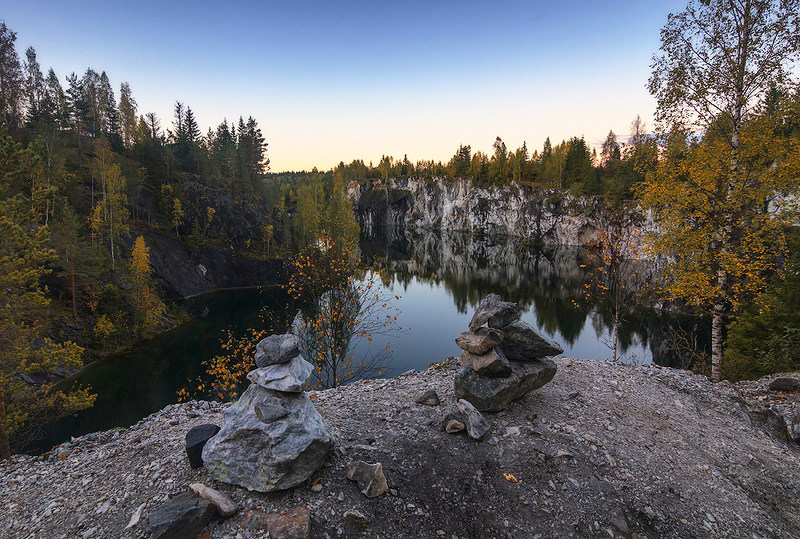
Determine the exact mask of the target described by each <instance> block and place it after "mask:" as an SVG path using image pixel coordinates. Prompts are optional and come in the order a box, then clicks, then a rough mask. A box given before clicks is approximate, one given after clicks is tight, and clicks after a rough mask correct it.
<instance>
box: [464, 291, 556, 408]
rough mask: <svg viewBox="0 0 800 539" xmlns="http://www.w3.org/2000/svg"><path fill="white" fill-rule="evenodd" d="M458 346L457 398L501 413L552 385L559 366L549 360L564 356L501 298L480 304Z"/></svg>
mask: <svg viewBox="0 0 800 539" xmlns="http://www.w3.org/2000/svg"><path fill="white" fill-rule="evenodd" d="M484 324H486V325H484ZM456 344H457V345H458V347H459V348H461V350H462V352H461V365H462V368H461V370H460V371H459V372H458V374H456V378H455V394H456V398H457V399H464V400H466V401H468V402H470V403H472V405H473V406H475V408H477V409H478V410H480V411H482V412H497V411H500V410H503V409H505V408H506V407H507V406H508V405H509V404H510V403H511V402H512V401H514V400H516V399H518V398H520V397H522V396H523V395H525V394H526V393H527V392H528V391H532V390H534V389H538V388H540V387H542V386H543V385H545V384H546V383H547V382H549V381H550V380H552V379H553V376H555V374H556V364H555V362H554V361H553V360H552V359H551V358H552V356H556V355H558V354H561V353H563V352H564V350H563V349H562V348H561V347H560V346H559V345H558V344H556V343H554V342H552V341H550V340H548V339H545V338H543V337H542V336H540V335H539V334H538V333H536V331H535V330H534V329H533V328H532V327H531V326H530V325H528V324H526V323H525V322H523V321H522V320H520V311H519V306H518V305H517V304H516V303H511V302H508V301H503V300H502V299H500V296H498V295H497V294H489V295H488V296H486V297H485V298H484V299H483V301H481V303H480V305H478V308H477V309H476V310H475V314H474V316H473V317H472V320H471V321H470V323H469V331H465V332H463V333H461V334H460V335H459V336H458V337H456Z"/></svg>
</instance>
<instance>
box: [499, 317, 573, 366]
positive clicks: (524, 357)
mask: <svg viewBox="0 0 800 539" xmlns="http://www.w3.org/2000/svg"><path fill="white" fill-rule="evenodd" d="M503 334H504V336H505V338H504V339H503V342H502V344H500V348H501V349H502V350H503V352H504V353H505V355H506V357H507V358H508V359H511V360H513V361H535V360H537V359H541V358H543V357H552V356H557V355H559V354H563V353H564V349H563V348H561V346H559V345H558V344H557V343H555V342H553V341H551V340H548V339H545V338H544V337H542V336H541V335H539V334H538V333H536V330H535V329H533V327H531V326H530V325H529V324H526V323H525V322H523V321H522V320H517V321H516V322H513V323H511V324H509V325H507V326H506V327H504V328H503Z"/></svg>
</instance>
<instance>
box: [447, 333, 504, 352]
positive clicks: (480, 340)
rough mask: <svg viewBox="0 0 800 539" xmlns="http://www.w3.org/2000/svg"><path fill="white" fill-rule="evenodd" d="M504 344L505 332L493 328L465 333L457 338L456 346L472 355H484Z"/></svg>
mask: <svg viewBox="0 0 800 539" xmlns="http://www.w3.org/2000/svg"><path fill="white" fill-rule="evenodd" d="M501 342H503V332H502V331H500V330H499V329H493V328H478V329H477V330H475V331H464V332H463V333H459V334H458V337H456V345H458V347H459V348H461V349H462V350H466V351H467V352H470V353H472V354H477V355H479V356H480V355H482V354H485V353H486V352H488V351H489V350H491V349H492V348H494V347H495V346H497V345H498V344H500V343H501Z"/></svg>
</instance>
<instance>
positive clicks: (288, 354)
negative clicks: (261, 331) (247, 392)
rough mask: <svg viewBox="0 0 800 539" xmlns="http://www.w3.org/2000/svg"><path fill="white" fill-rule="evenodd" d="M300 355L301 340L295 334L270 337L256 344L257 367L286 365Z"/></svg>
mask: <svg viewBox="0 0 800 539" xmlns="http://www.w3.org/2000/svg"><path fill="white" fill-rule="evenodd" d="M299 355H300V339H298V338H297V335H294V334H293V333H285V334H283V335H270V336H269V337H267V338H265V339H261V340H260V341H259V342H258V344H256V354H255V360H256V367H266V366H267V365H274V364H276V363H286V362H287V361H289V360H290V359H292V358H294V357H297V356H299Z"/></svg>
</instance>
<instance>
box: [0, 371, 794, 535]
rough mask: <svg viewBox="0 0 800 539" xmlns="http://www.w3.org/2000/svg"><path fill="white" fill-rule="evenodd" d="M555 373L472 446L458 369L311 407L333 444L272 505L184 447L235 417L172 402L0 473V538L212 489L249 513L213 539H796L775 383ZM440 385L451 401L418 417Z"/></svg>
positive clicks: (370, 386) (377, 385)
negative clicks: (458, 396)
mask: <svg viewBox="0 0 800 539" xmlns="http://www.w3.org/2000/svg"><path fill="white" fill-rule="evenodd" d="M556 362H557V364H558V372H557V374H556V375H555V377H554V378H553V380H552V382H550V383H549V384H548V385H546V386H544V387H542V388H541V389H538V390H536V391H534V392H532V393H530V394H528V395H527V396H525V397H524V398H522V399H521V400H519V401H516V402H515V403H513V404H512V405H511V406H510V407H509V408H508V409H507V410H506V411H504V412H499V413H494V414H492V413H487V414H485V417H486V419H487V421H488V422H489V424H490V428H491V430H490V432H489V434H488V436H486V437H485V438H484V439H483V440H482V441H480V442H478V441H474V440H472V439H470V438H469V437H468V436H466V435H465V434H464V433H461V434H456V435H453V434H447V433H445V432H443V431H442V430H440V423H441V420H442V417H443V416H444V415H445V414H446V412H447V411H448V410H449V409H450V408H451V407H452V404H453V403H454V402H455V397H454V394H453V379H454V376H455V374H456V372H457V370H458V367H459V365H458V361H457V360H456V359H455V358H451V359H449V360H447V361H445V362H443V363H441V364H435V365H432V366H431V367H429V368H428V369H426V370H425V371H422V372H412V373H407V374H405V375H402V376H400V377H398V378H395V379H391V380H377V381H371V382H364V383H357V384H354V385H351V386H347V387H344V388H339V389H335V390H328V391H323V392H317V393H312V394H311V398H312V399H313V402H314V404H315V406H316V407H317V409H318V410H319V412H320V414H321V415H322V416H323V417H324V418H325V420H326V421H327V422H328V423H329V424H330V426H331V430H332V432H333V434H334V437H335V439H336V442H337V448H336V450H335V451H334V453H333V454H332V455H331V457H329V458H328V460H327V461H326V462H325V465H324V466H323V467H322V468H321V469H320V470H319V472H317V473H315V474H314V475H313V476H312V479H311V480H309V481H308V482H307V483H305V484H302V485H300V486H298V487H295V488H293V489H289V490H286V491H281V492H277V493H271V494H261V493H257V492H248V491H247V490H246V489H244V488H241V487H234V486H230V485H226V484H224V483H219V482H217V481H214V480H213V479H212V478H211V477H210V475H209V473H208V470H206V469H205V468H200V469H197V470H193V469H191V468H190V466H189V462H188V459H187V457H186V453H185V450H184V437H185V435H186V433H187V432H188V431H189V430H190V429H191V428H192V427H194V426H196V425H199V424H203V423H217V424H221V423H222V412H223V411H224V410H225V408H226V406H227V405H222V404H217V403H207V402H191V403H186V404H182V405H173V406H168V407H167V408H165V409H163V410H161V411H160V412H158V413H156V414H153V415H151V416H149V417H147V418H145V419H143V420H142V421H140V422H139V423H137V424H136V425H134V426H133V427H131V428H128V429H119V430H113V431H109V432H103V433H95V434H89V435H86V436H83V437H81V438H78V439H75V440H73V441H72V442H70V443H65V444H63V445H61V446H59V447H57V448H55V449H54V450H53V451H52V452H51V453H49V454H48V455H45V456H43V457H22V456H18V457H15V458H14V459H13V460H12V461H11V462H4V463H0V536H3V537H24V538H27V537H41V538H48V537H82V538H90V537H98V538H99V537H148V536H149V535H150V528H149V516H150V515H152V514H153V511H154V510H155V509H156V508H157V507H158V506H160V505H162V504H163V503H164V502H165V501H167V500H168V499H170V498H171V497H172V496H175V495H178V494H181V493H184V492H186V491H187V490H188V487H189V485H190V484H193V483H203V484H205V485H207V486H210V487H213V488H215V489H217V490H219V491H221V492H223V493H225V494H227V495H228V496H229V497H230V498H231V499H232V500H233V501H234V503H235V504H236V505H238V507H239V509H240V510H239V511H238V512H237V513H236V514H235V515H234V516H232V517H228V518H225V519H223V518H219V517H217V518H215V519H214V520H212V521H211V523H210V524H208V525H207V527H206V528H205V531H204V534H205V535H204V537H214V538H217V537H219V538H222V537H225V538H228V537H230V538H234V537H236V538H246V537H251V538H256V537H267V536H268V531H267V530H268V529H270V528H271V529H272V530H273V536H274V535H278V534H275V533H274V532H275V531H277V528H275V522H276V520H275V518H276V517H274V516H272V514H273V513H284V514H283V515H282V516H281V517H279V520H281V522H282V523H283V524H285V525H284V526H283V528H282V530H283V531H282V533H284V534H285V535H283V536H284V537H291V536H297V533H298V532H299V533H302V532H303V526H304V522H303V520H304V518H305V516H306V515H308V514H310V536H311V537H366V536H368V537H372V538H378V537H387V538H397V537H434V538H439V537H444V538H448V539H450V538H473V537H475V538H482V537H513V538H527V537H530V538H535V537H541V538H544V537H737V538H738V537H748V538H750V537H800V450H798V449H797V448H796V446H794V445H793V444H792V443H790V442H787V441H785V440H783V439H780V438H779V437H778V436H776V435H775V429H774V428H772V427H770V424H771V422H770V421H765V420H764V417H765V414H764V413H763V406H764V405H772V404H778V408H779V409H780V411H781V412H782V413H784V414H787V415H790V414H793V413H794V408H795V406H796V401H795V400H794V395H792V394H790V393H774V392H769V391H768V390H767V389H766V385H767V383H768V382H769V380H765V381H761V382H757V383H748V384H745V385H743V386H741V389H742V391H740V389H737V388H736V387H734V386H733V385H731V384H729V383H725V382H723V383H720V384H712V383H711V382H709V381H708V380H707V379H705V378H703V377H700V376H696V375H693V374H691V373H687V372H684V371H676V370H671V369H662V368H657V367H650V366H627V365H620V364H615V363H608V362H602V361H587V360H571V359H558V360H556ZM430 389H433V390H435V391H436V392H437V393H438V395H439V396H440V398H441V404H439V405H436V406H429V405H422V404H416V403H415V400H416V399H417V398H418V397H419V396H420V395H421V394H423V393H424V392H425V391H426V390H430ZM743 397H744V398H743ZM776 400H777V401H778V402H776ZM766 417H769V414H767V415H766ZM359 460H360V461H365V462H367V463H378V462H379V463H381V464H382V465H383V472H384V474H385V477H386V479H387V481H388V486H389V488H390V490H389V491H388V492H386V493H384V494H382V495H380V496H377V497H374V498H368V497H366V496H365V495H364V494H362V492H361V491H360V490H359V487H358V485H357V484H356V483H355V482H353V481H350V480H348V479H347V477H346V468H347V466H348V464H350V463H351V462H354V461H359ZM293 526H294V527H293ZM292 534H295V535H292Z"/></svg>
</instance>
